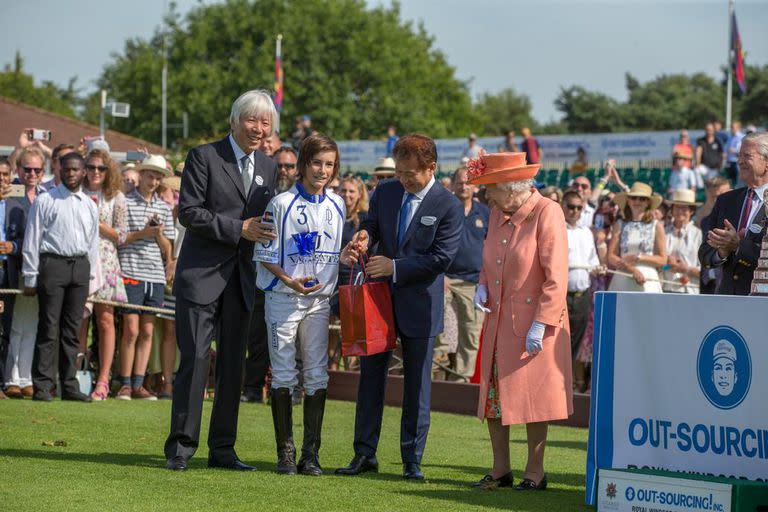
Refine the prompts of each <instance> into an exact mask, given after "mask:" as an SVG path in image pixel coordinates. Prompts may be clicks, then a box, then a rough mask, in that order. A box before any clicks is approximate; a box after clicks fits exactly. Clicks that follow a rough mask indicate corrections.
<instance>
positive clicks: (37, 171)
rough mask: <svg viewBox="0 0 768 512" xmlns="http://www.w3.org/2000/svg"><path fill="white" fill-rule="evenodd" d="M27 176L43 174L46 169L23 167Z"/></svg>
mask: <svg viewBox="0 0 768 512" xmlns="http://www.w3.org/2000/svg"><path fill="white" fill-rule="evenodd" d="M22 169H24V173H25V174H32V173H35V174H43V171H44V169H43V168H42V167H22Z"/></svg>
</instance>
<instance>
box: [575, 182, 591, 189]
mask: <svg viewBox="0 0 768 512" xmlns="http://www.w3.org/2000/svg"><path fill="white" fill-rule="evenodd" d="M590 187H591V185H590V184H589V183H574V184H573V188H590Z"/></svg>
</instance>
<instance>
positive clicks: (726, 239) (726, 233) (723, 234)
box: [707, 219, 741, 259]
mask: <svg viewBox="0 0 768 512" xmlns="http://www.w3.org/2000/svg"><path fill="white" fill-rule="evenodd" d="M739 242H741V235H739V233H738V232H737V231H736V228H734V227H733V224H731V223H730V222H729V221H728V219H726V220H725V225H724V226H723V229H719V228H713V229H711V230H710V231H709V234H708V235H707V243H708V244H709V245H711V246H712V247H714V248H715V249H717V252H718V254H719V255H720V257H721V258H723V259H725V258H727V257H728V255H730V254H731V253H732V252H734V251H735V250H736V249H737V248H738V247H739Z"/></svg>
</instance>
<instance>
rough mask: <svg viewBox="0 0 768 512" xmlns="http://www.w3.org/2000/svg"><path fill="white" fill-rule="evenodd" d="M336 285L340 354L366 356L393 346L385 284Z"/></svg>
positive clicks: (392, 318) (391, 315) (392, 317)
mask: <svg viewBox="0 0 768 512" xmlns="http://www.w3.org/2000/svg"><path fill="white" fill-rule="evenodd" d="M363 275H364V276H365V279H364V280H363V283H362V284H352V273H350V276H349V283H350V284H348V285H340V286H339V311H340V313H341V354H342V355H343V356H345V357H346V356H370V355H373V354H381V353H382V352H386V351H388V350H394V349H395V348H396V347H397V334H396V333H395V315H394V313H393V311H392V296H391V295H390V291H389V283H386V282H373V283H371V282H366V281H367V275H365V268H363Z"/></svg>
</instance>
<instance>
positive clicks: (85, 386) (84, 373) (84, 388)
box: [75, 353, 93, 396]
mask: <svg viewBox="0 0 768 512" xmlns="http://www.w3.org/2000/svg"><path fill="white" fill-rule="evenodd" d="M80 356H82V359H81V363H80V369H78V370H77V371H76V372H75V379H77V384H78V386H79V387H80V392H81V393H82V394H84V395H86V396H91V391H93V373H91V372H90V371H89V370H88V356H86V355H85V354H83V353H80V354H77V357H80Z"/></svg>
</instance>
